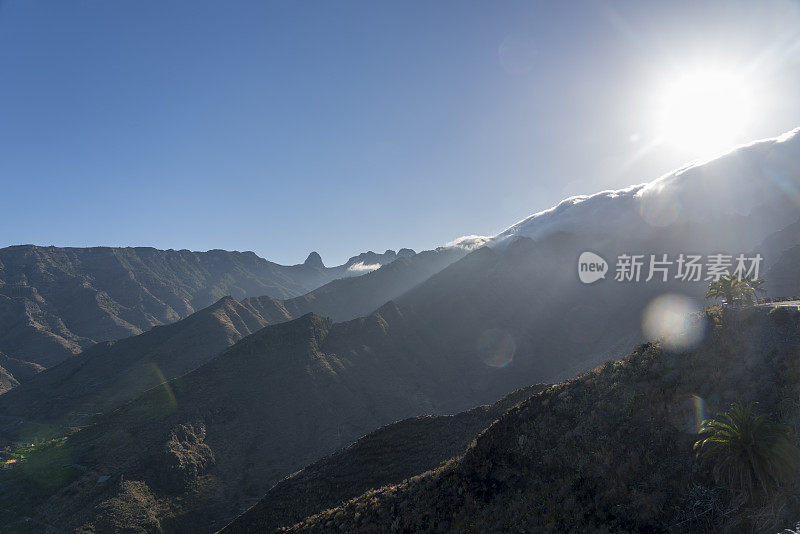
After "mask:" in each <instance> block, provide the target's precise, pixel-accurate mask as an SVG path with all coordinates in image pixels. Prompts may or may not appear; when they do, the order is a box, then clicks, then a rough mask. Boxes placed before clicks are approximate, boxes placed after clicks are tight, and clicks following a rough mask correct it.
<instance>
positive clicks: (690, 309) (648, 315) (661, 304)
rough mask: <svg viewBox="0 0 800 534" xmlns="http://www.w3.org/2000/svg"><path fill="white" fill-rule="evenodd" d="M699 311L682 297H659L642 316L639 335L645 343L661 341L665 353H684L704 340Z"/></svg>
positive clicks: (692, 302)
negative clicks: (645, 340) (646, 341)
mask: <svg viewBox="0 0 800 534" xmlns="http://www.w3.org/2000/svg"><path fill="white" fill-rule="evenodd" d="M698 311H699V307H698V306H697V305H696V304H695V303H694V301H692V300H691V299H689V298H687V297H684V296H681V295H673V294H667V295H661V296H659V297H656V298H655V299H653V301H652V302H650V304H648V305H647V308H645V310H644V313H643V316H642V333H643V334H644V337H645V338H646V339H647V340H648V341H655V340H659V341H661V344H662V345H663V346H664V348H666V349H667V350H671V351H674V352H686V351H689V350H692V349H694V348H695V347H697V345H699V344H700V342H701V341H702V340H703V334H704V333H705V327H704V323H703V321H702V319H701V318H700V317H699V316H698V315H697V312H698Z"/></svg>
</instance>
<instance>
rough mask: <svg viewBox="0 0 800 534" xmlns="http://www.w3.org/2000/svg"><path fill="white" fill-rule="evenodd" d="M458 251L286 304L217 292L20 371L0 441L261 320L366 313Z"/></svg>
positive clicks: (180, 364)
mask: <svg viewBox="0 0 800 534" xmlns="http://www.w3.org/2000/svg"><path fill="white" fill-rule="evenodd" d="M464 254H466V252H465V251H463V250H460V249H438V250H434V251H426V252H422V253H420V254H417V255H414V256H408V257H401V258H400V259H398V260H396V261H394V262H392V263H390V264H388V265H385V266H384V267H382V268H380V269H377V270H375V271H372V272H369V273H367V274H365V275H363V276H359V277H351V278H345V279H340V280H335V281H333V282H330V283H328V284H326V285H325V286H322V287H321V288H319V289H317V290H315V291H312V292H311V293H309V294H307V295H304V296H302V297H297V298H295V299H289V300H286V301H280V300H277V299H274V298H272V297H257V298H248V299H244V300H243V301H242V302H238V301H237V300H235V299H233V298H232V297H224V298H222V299H220V300H219V301H218V302H216V303H215V304H213V305H211V306H209V307H207V308H204V309H202V310H200V311H198V312H195V313H194V314H192V315H190V316H188V317H187V318H185V319H182V320H180V321H177V322H175V323H172V324H169V325H163V326H157V327H154V328H153V329H152V330H150V331H148V332H145V333H143V334H140V335H138V336H133V337H130V338H126V339H122V340H120V341H116V342H105V343H99V344H97V345H94V346H92V347H90V348H88V349H86V350H85V351H83V352H82V353H80V354H78V355H76V356H73V357H71V358H68V359H67V360H65V361H64V362H62V363H60V364H59V365H56V366H53V367H51V368H49V369H48V370H46V371H45V372H43V373H41V375H39V376H36V377H35V378H33V377H29V376H28V375H27V374H26V375H25V376H24V378H25V379H26V380H27V379H29V378H31V379H30V381H29V382H24V383H23V386H22V387H19V388H16V389H14V391H10V392H8V393H6V394H5V395H2V396H0V413H2V414H3V416H0V438H2V437H3V436H4V437H5V438H6V440H9V439H13V440H19V439H22V438H23V437H28V438H32V437H33V436H40V437H41V436H43V435H46V434H50V433H52V432H58V431H59V430H58V429H59V428H60V427H64V426H67V427H78V426H85V425H87V424H89V423H90V422H91V418H92V417H93V416H94V415H95V414H97V413H98V412H103V413H104V412H108V411H110V410H112V409H114V408H117V407H119V406H120V405H122V404H123V403H125V402H127V401H129V400H131V399H133V398H135V397H136V396H138V395H139V394H141V393H143V392H144V391H146V390H148V389H150V388H153V387H155V386H158V385H159V384H160V383H161V382H163V381H164V380H169V379H172V378H176V377H178V376H181V375H183V374H185V373H187V372H189V371H191V370H193V369H195V368H197V367H199V366H200V365H202V364H203V363H205V362H207V361H208V360H210V359H211V358H212V357H213V356H216V355H217V354H218V353H220V352H221V351H223V350H224V349H226V348H228V347H230V346H231V345H233V344H234V343H236V342H237V341H239V340H240V339H242V338H243V337H245V336H247V335H249V334H252V333H254V332H256V331H257V330H259V329H261V328H262V327H264V326H266V325H269V324H276V323H280V322H284V321H288V320H290V319H293V318H296V317H300V316H302V315H304V314H306V313H309V312H312V311H313V312H315V313H317V314H320V315H325V316H328V317H331V318H333V319H334V320H346V319H351V318H354V317H358V316H363V315H367V314H369V313H370V312H372V311H374V310H375V309H377V308H378V307H379V306H380V305H381V304H383V303H384V302H386V301H389V300H391V299H393V298H395V297H397V296H399V295H400V294H402V293H404V292H406V291H407V290H408V289H410V288H412V287H414V286H416V285H418V284H419V283H420V282H421V281H423V280H425V279H427V278H429V277H430V276H431V275H432V274H433V273H435V272H438V271H439V270H441V269H443V268H444V267H446V266H447V265H448V264H450V263H452V262H453V261H455V260H456V259H458V258H460V257H462V256H463V255H464ZM7 360H9V361H10V359H7ZM5 362H6V360H3V359H2V357H0V365H5V366H6V368H7V369H9V370H10V371H11V374H14V373H15V372H17V369H18V367H10V366H9V364H8V363H5ZM20 421H24V422H26V423H22V424H20ZM4 422H5V423H6V424H5V426H4V425H3V423H4ZM53 426H55V427H56V428H51V427H53Z"/></svg>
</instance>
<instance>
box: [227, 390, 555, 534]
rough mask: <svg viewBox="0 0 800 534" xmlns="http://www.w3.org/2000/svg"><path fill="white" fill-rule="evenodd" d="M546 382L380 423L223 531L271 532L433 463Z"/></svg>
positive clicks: (295, 476) (293, 477) (282, 483)
mask: <svg viewBox="0 0 800 534" xmlns="http://www.w3.org/2000/svg"><path fill="white" fill-rule="evenodd" d="M545 387H546V386H544V385H540V386H531V387H528V388H524V389H520V390H517V391H515V392H514V393H511V394H509V395H507V396H506V397H504V398H503V399H501V400H499V401H497V402H496V403H494V404H491V405H485V406H479V407H477V408H473V409H471V410H467V411H466V412H461V413H459V414H456V415H421V416H418V417H414V418H411V419H404V420H402V421H398V422H396V423H392V424H390V425H386V426H384V427H381V428H379V429H377V430H375V431H373V432H370V433H369V434H367V435H366V436H364V437H362V438H360V439H359V440H358V441H356V442H355V443H353V444H352V445H350V446H348V447H346V448H344V449H342V450H339V451H337V452H335V453H333V454H331V455H330V456H326V457H325V458H323V459H322V460H319V461H318V462H314V463H313V464H311V465H310V466H308V467H306V468H304V469H302V470H300V471H298V472H297V473H294V474H293V475H291V476H289V477H287V478H285V479H283V480H282V481H280V482H279V483H277V484H276V485H275V486H273V487H272V488H270V490H269V491H268V492H267V494H266V495H265V496H264V498H263V499H261V500H260V501H259V502H258V504H256V505H255V506H253V507H252V508H251V509H250V510H248V511H247V512H245V513H244V514H242V515H241V516H240V517H238V518H237V519H236V521H234V522H233V523H232V524H230V525H228V526H227V527H226V528H225V529H224V532H226V533H234V532H270V531H273V530H275V529H276V528H278V527H281V526H290V525H293V524H294V523H296V522H297V521H300V520H301V519H303V518H304V517H306V516H308V515H311V514H313V513H316V512H320V511H322V510H325V509H326V508H330V507H333V506H335V505H337V504H339V503H341V502H343V501H346V500H348V499H350V498H352V497H355V496H357V495H359V494H360V493H362V492H364V491H366V490H368V489H371V488H378V487H380V486H383V485H385V484H394V483H397V482H400V481H402V480H403V479H405V478H408V477H411V476H413V475H416V474H418V473H422V472H424V471H428V470H429V469H433V468H435V467H437V466H439V464H441V463H442V462H444V461H445V460H447V459H449V458H451V457H452V456H455V455H457V454H460V453H462V452H463V451H464V450H465V449H466V448H467V446H468V445H469V443H470V442H471V441H472V440H473V439H475V437H476V436H477V435H478V433H479V432H481V431H482V430H484V429H485V428H486V427H488V426H489V425H490V424H491V423H492V422H494V421H495V420H496V419H497V418H498V417H500V416H501V415H502V414H503V413H505V412H506V411H507V410H508V409H510V408H511V407H512V406H514V405H515V404H517V403H519V402H521V401H523V400H525V399H527V398H528V397H530V396H531V395H533V394H534V393H536V392H538V391H541V390H542V389H544V388H545Z"/></svg>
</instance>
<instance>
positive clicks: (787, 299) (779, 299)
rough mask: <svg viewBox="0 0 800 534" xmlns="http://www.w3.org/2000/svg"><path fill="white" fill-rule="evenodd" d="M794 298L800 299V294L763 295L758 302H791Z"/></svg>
mask: <svg viewBox="0 0 800 534" xmlns="http://www.w3.org/2000/svg"><path fill="white" fill-rule="evenodd" d="M794 300H800V296H797V297H763V298H760V299H758V300H757V301H756V302H757V304H773V303H778V302H791V301H794Z"/></svg>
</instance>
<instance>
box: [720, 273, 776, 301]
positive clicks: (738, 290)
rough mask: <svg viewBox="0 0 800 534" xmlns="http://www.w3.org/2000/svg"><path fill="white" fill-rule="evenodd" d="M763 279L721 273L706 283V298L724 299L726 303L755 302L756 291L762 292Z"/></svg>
mask: <svg viewBox="0 0 800 534" xmlns="http://www.w3.org/2000/svg"><path fill="white" fill-rule="evenodd" d="M764 292H765V290H764V280H763V279H760V280H755V279H749V278H739V277H737V276H734V275H732V274H726V275H722V276H721V277H720V278H719V280H715V281H713V282H711V283H709V284H708V291H707V292H706V298H707V299H715V300H724V301H725V303H727V304H739V305H745V304H755V303H756V301H757V293H764Z"/></svg>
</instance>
